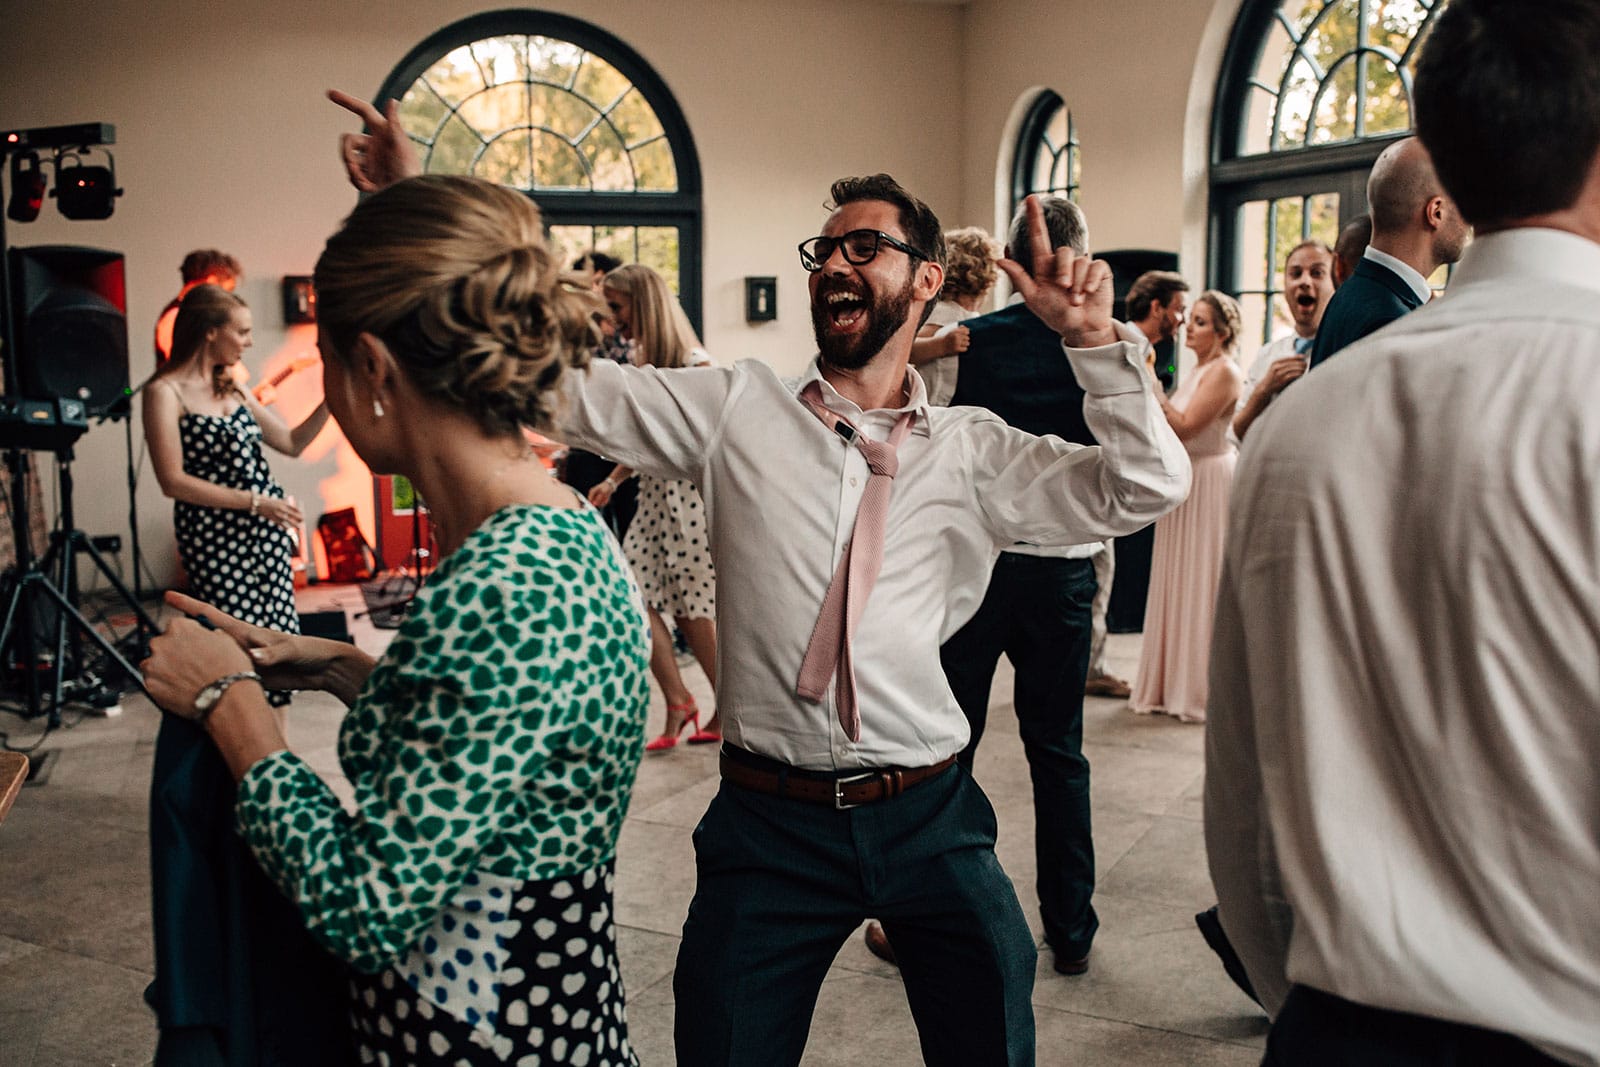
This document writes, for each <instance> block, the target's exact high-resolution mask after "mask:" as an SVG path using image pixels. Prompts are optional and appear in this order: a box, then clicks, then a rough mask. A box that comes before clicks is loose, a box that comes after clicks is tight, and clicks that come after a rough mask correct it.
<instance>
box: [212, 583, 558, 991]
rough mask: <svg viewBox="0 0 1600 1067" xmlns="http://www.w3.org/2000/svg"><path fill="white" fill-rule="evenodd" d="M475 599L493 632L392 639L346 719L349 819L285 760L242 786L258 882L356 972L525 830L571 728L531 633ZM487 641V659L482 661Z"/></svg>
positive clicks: (399, 948) (483, 593)
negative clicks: (489, 850) (527, 813)
mask: <svg viewBox="0 0 1600 1067" xmlns="http://www.w3.org/2000/svg"><path fill="white" fill-rule="evenodd" d="M466 591H467V590H464V589H459V588H458V589H457V590H456V592H466ZM471 592H472V593H473V595H474V596H476V597H477V598H478V600H477V602H476V603H474V604H472V605H471V607H470V610H471V611H473V612H474V613H475V614H477V613H481V615H480V617H487V618H489V619H494V622H493V623H488V624H486V625H483V626H478V627H470V628H468V627H458V628H456V629H455V631H454V633H451V632H450V629H449V628H448V627H438V628H435V629H434V632H433V633H432V634H430V635H429V636H428V637H427V638H426V639H424V640H412V641H405V642H404V643H403V644H402V642H401V638H400V637H397V638H396V644H397V645H400V646H401V647H399V648H392V649H391V652H392V653H397V655H392V656H391V657H389V658H388V659H386V661H385V664H384V665H381V666H380V668H379V671H377V672H374V678H373V679H372V683H371V684H369V686H368V688H367V691H366V693H365V694H363V697H362V699H361V701H359V702H358V703H357V705H356V707H354V708H352V709H351V711H350V715H352V716H360V718H359V719H358V720H357V721H356V723H354V724H353V725H354V726H355V727H356V729H355V730H352V729H350V728H348V727H347V730H346V738H345V746H346V766H347V769H350V768H351V767H352V766H354V767H358V768H359V771H358V772H353V773H352V781H351V784H352V785H353V786H354V789H355V797H356V811H355V813H354V814H353V815H352V814H349V813H347V812H345V811H344V810H343V809H342V808H341V807H340V805H339V803H338V801H337V799H336V798H335V797H334V795H333V793H332V792H331V791H330V790H329V789H328V788H327V786H326V785H325V784H324V783H323V782H322V781H321V779H319V778H318V777H317V775H316V774H315V773H314V772H313V771H312V770H311V769H310V768H309V767H308V766H307V765H306V764H305V763H303V762H302V761H301V760H299V759H298V758H296V757H295V756H293V755H291V754H289V753H287V752H280V753H277V754H275V755H273V756H270V757H268V758H267V759H264V760H261V761H260V762H258V763H257V764H256V765H255V766H253V767H252V768H250V770H249V772H248V773H247V774H246V775H245V776H244V778H243V779H242V780H241V782H240V785H239V794H238V805H237V818H238V823H239V827H240V830H241V832H242V833H243V835H244V837H245V840H246V841H247V842H248V843H249V845H250V847H251V849H252V850H253V851H254V852H255V855H256V857H257V859H258V860H259V861H260V863H261V865H262V868H263V869H264V870H265V871H266V872H267V874H268V875H269V876H270V877H271V878H272V879H273V880H274V881H275V882H276V883H277V885H278V886H279V887H280V888H281V889H283V891H284V892H285V893H286V894H287V895H288V896H289V897H290V898H291V899H292V900H294V901H296V903H297V904H298V906H299V908H300V911H301V913H302V915H303V916H304V918H305V921H306V924H307V926H308V927H309V928H310V930H311V933H312V934H313V936H315V937H316V938H317V939H318V941H320V942H321V943H322V944H324V945H325V946H327V947H328V948H329V949H331V950H332V951H333V952H334V953H336V954H337V955H339V956H340V957H342V958H344V959H346V960H348V961H350V963H352V964H353V965H354V966H355V967H356V968H357V969H359V970H362V971H368V972H375V971H378V970H381V969H383V968H384V967H385V966H387V965H389V964H390V963H392V962H393V961H394V960H396V959H397V958H399V957H400V956H401V955H402V954H403V953H404V952H405V951H406V950H407V949H408V948H409V947H410V946H411V945H412V944H414V943H415V942H416V940H417V939H418V938H419V937H420V935H421V934H422V932H423V931H424V930H425V929H426V928H427V927H428V926H429V924H430V923H431V922H432V921H433V919H434V918H435V916H436V915H437V914H438V913H439V911H440V910H441V909H442V908H443V907H444V906H445V905H446V904H447V903H448V902H449V901H450V900H451V899H452V898H453V897H454V895H455V894H456V892H457V890H458V889H459V887H460V885H461V883H462V881H463V880H464V879H465V878H466V877H467V874H468V873H469V872H470V871H471V870H473V869H474V868H475V867H478V866H480V865H481V857H482V855H483V853H484V850H485V849H486V847H489V846H491V845H493V844H495V843H496V842H497V841H498V840H499V839H500V837H501V836H502V835H503V834H504V833H505V832H506V831H507V828H508V824H509V823H510V822H511V821H513V820H514V819H517V818H520V816H519V814H518V808H519V802H518V798H519V797H520V796H521V795H522V794H523V793H524V791H525V790H526V789H527V787H528V784H529V783H530V782H531V781H533V779H534V778H535V777H536V776H537V775H538V773H539V770H540V767H541V765H542V763H543V762H544V761H545V760H546V759H547V756H548V753H549V752H550V751H551V750H552V748H553V747H555V746H556V745H558V744H559V743H560V742H559V741H556V740H553V735H555V734H559V733H560V732H561V731H563V730H565V729H567V725H566V724H565V722H564V719H565V718H566V716H565V715H564V714H563V711H562V709H563V706H564V703H565V702H563V701H562V700H558V699H552V698H551V697H552V692H553V690H559V689H560V688H561V687H560V684H559V681H558V680H557V679H555V678H553V677H552V673H553V664H552V661H551V658H550V656H549V655H548V652H547V651H546V650H545V649H544V648H542V647H539V642H538V641H537V639H536V638H533V637H528V636H524V635H529V634H530V633H536V632H537V627H533V628H531V629H530V628H529V626H528V622H527V620H525V619H518V618H508V617H506V616H505V615H504V614H503V613H502V609H501V607H500V601H502V600H503V599H505V598H506V594H505V593H503V592H502V590H501V589H500V587H498V586H497V585H495V584H492V583H491V584H488V585H475V586H474V587H473V588H472V589H471ZM435 599H438V598H435ZM450 599H452V600H455V599H456V598H455V597H452V598H450ZM437 621H438V620H437V615H435V622H437ZM441 630H442V631H444V632H441ZM472 631H476V632H475V633H473V632H472ZM485 637H492V639H493V640H492V647H493V654H485V653H488V652H489V648H488V647H480V646H481V645H482V643H483V639H484V638H485ZM390 668H392V669H390ZM379 672H383V673H382V675H381V676H380V674H379ZM352 754H353V755H354V756H355V757H356V758H355V759H353V760H352V759H351V758H350V757H351V755H352Z"/></svg>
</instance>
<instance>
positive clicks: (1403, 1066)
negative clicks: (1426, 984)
mask: <svg viewBox="0 0 1600 1067" xmlns="http://www.w3.org/2000/svg"><path fill="white" fill-rule="evenodd" d="M1261 1063H1262V1067H1560V1061H1559V1060H1556V1059H1554V1058H1552V1057H1550V1056H1547V1055H1545V1054H1544V1053H1542V1052H1540V1051H1539V1050H1538V1049H1536V1048H1534V1047H1533V1046H1532V1045H1530V1044H1528V1043H1527V1042H1525V1041H1522V1040H1519V1039H1518V1038H1515V1037H1512V1036H1511V1035H1509V1034H1502V1033H1497V1032H1496V1031H1493V1030H1484V1029H1481V1028H1479V1027H1476V1026H1466V1025H1464V1024H1462V1023H1453V1022H1447V1021H1445V1020H1444V1019H1430V1018H1428V1017H1426V1016H1423V1015H1409V1014H1407V1013H1405V1012H1399V1011H1385V1010H1383V1009H1382V1008H1369V1007H1367V1006H1366V1005H1364V1004H1355V1003H1352V1002H1350V1001H1348V1000H1344V999H1342V998H1340V997H1336V996H1334V995H1333V994H1331V993H1324V992H1322V991H1321V990H1319V989H1312V988H1311V987H1309V986H1301V985H1297V986H1295V987H1294V988H1293V989H1291V990H1289V998H1288V999H1287V1000H1285V1001H1284V1003H1283V1009H1282V1010H1281V1011H1279V1012H1278V1018H1277V1020H1276V1021H1274V1022H1273V1024H1272V1033H1271V1034H1270V1035H1268V1037H1267V1056H1266V1059H1264V1060H1262V1061H1261Z"/></svg>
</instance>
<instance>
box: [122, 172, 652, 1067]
mask: <svg viewBox="0 0 1600 1067" xmlns="http://www.w3.org/2000/svg"><path fill="white" fill-rule="evenodd" d="M316 287H317V298H318V299H317V303H318V320H319V321H318V329H319V336H318V341H319V344H320V346H321V348H322V354H323V383H324V388H325V390H326V393H327V397H328V405H329V407H330V408H331V409H332V411H333V415H334V417H335V418H336V419H337V420H338V422H339V425H340V427H341V428H342V429H343V430H344V433H345V436H346V437H347V438H348V439H349V441H350V443H351V445H352V446H354V448H355V450H356V451H357V453H359V454H360V456H361V457H362V459H363V460H365V461H366V462H367V464H368V465H369V466H370V467H371V468H372V469H373V470H374V471H376V472H381V473H394V474H403V475H405V476H406V477H407V478H409V479H411V481H412V482H413V483H414V484H415V485H416V487H417V490H418V491H419V492H420V493H421V494H422V496H423V497H425V498H426V499H427V501H428V504H429V508H430V510H431V512H432V514H433V518H434V522H435V524H436V526H437V528H438V536H439V547H440V552H441V554H442V556H443V559H442V561H441V562H440V564H439V566H438V567H437V569H436V570H435V571H434V573H433V578H432V580H431V581H430V583H429V584H428V586H427V587H426V588H425V589H424V590H423V591H422V592H421V593H420V594H419V597H418V601H417V604H416V606H415V608H414V610H413V611H412V612H411V613H410V614H409V615H408V616H407V618H406V621H405V623H404V625H403V626H402V627H401V629H400V630H399V632H398V633H397V634H396V635H395V638H394V641H393V643H392V644H390V645H389V648H388V651H387V652H386V653H385V655H384V657H383V659H382V660H380V661H378V662H376V663H374V662H373V661H372V660H371V659H369V658H368V657H367V656H365V655H364V654H362V653H361V652H359V651H357V650H356V649H354V648H353V647H351V646H349V645H346V644H342V643H339V642H333V641H325V640H320V639H316V638H307V637H288V636H284V635H281V634H276V633H272V632H269V631H266V630H263V629H261V628H259V627H255V626H250V625H247V624H245V623H243V622H241V621H240V620H238V619H234V618H231V617H229V616H227V615H225V614H223V613H221V612H218V611H215V610H214V609H211V608H209V607H206V606H204V605H202V604H200V603H198V602H196V601H193V600H191V599H188V598H184V597H177V596H173V597H171V598H170V599H171V602H172V603H173V604H174V605H175V606H177V607H178V608H180V609H181V610H183V611H185V612H189V613H191V614H198V615H200V616H203V617H204V618H205V619H207V620H208V621H209V622H210V623H211V624H213V625H215V626H216V627H218V628H220V630H221V632H219V633H212V632H207V630H206V629H203V628H202V627H201V626H199V625H197V624H196V623H194V622H190V621H188V620H185V619H178V620H177V621H175V622H174V623H173V624H172V625H171V626H170V627H169V629H168V630H167V633H166V634H165V635H164V636H162V637H160V638H157V639H156V641H155V642H154V643H153V646H152V654H151V658H150V660H149V661H147V663H146V665H145V670H146V676H145V677H146V684H147V685H148V687H149V689H150V692H151V694H152V696H153V697H154V698H155V699H156V700H157V702H158V703H159V704H160V705H161V706H162V707H164V708H166V709H167V710H168V711H170V712H172V713H174V714H177V715H180V716H183V717H186V718H190V719H193V720H194V721H197V722H199V723H201V724H203V726H204V728H205V730H206V731H207V732H208V733H209V734H210V736H211V738H212V739H213V740H214V741H215V742H216V744H217V747H218V748H219V749H220V750H221V752H222V754H223V756H224V758H225V759H226V760H227V763H228V766H229V768H230V769H231V770H232V771H233V773H234V775H235V777H236V778H237V779H238V782H239V785H238V799H237V823H238V828H239V831H240V833H241V834H242V836H243V838H244V839H245V841H246V842H247V843H248V844H249V845H250V847H251V848H252V849H253V851H254V853H255V856H256V858H257V859H258V860H259V862H260V864H261V866H262V867H263V868H264V869H265V870H266V872H267V873H268V875H269V876H270V877H271V878H272V879H273V880H274V881H275V882H276V883H277V884H278V886H279V887H280V888H281V889H282V890H283V892H284V893H285V894H286V895H287V896H289V897H290V898H291V899H292V900H293V901H294V902H295V904H296V905H297V907H298V908H299V910H300V913H301V915H302V917H303V919H304V921H305V923H306V925H307V927H308V928H309V929H310V930H311V932H312V934H313V935H314V936H315V937H316V938H317V939H318V940H319V941H320V942H321V943H322V944H323V945H325V946H326V947H327V948H328V949H329V950H331V951H332V952H333V953H335V954H336V955H338V956H339V957H341V958H342V959H344V960H346V961H348V962H349V963H350V964H351V967H352V979H351V993H352V997H351V1001H350V1008H351V1017H352V1020H353V1022H354V1025H355V1030H354V1039H355V1042H356V1043H357V1044H358V1045H359V1046H360V1053H361V1062H364V1063H365V1062H374V1061H376V1062H394V1063H427V1064H458V1063H469V1064H489V1063H493V1064H501V1063H517V1062H524V1061H526V1060H528V1059H538V1058H540V1057H543V1058H544V1060H545V1062H563V1061H564V1062H587V1063H589V1064H635V1063H636V1062H637V1060H636V1057H635V1056H634V1054H633V1051H632V1049H631V1046H630V1044H629V1041H628V1031H627V1022H626V1019H625V1016H624V1010H623V990H622V982H621V978H620V974H619V972H618V968H617V955H616V936H615V928H614V926H613V922H612V878H613V864H614V859H615V854H616V844H617V836H618V834H619V832H620V830H621V827H622V818H623V814H624V812H625V811H626V810H627V807H628V798H629V795H630V792H631V790H632V787H633V778H634V773H635V770H636V768H637V766H638V762H639V758H640V749H641V742H642V740H643V732H644V722H645V714H646V710H647V707H648V698H649V682H648V677H647V675H646V673H645V672H646V667H647V664H648V660H649V647H648V644H649V643H648V639H647V637H646V635H645V616H644V609H643V606H642V605H641V604H640V602H639V597H638V593H637V590H636V589H635V587H634V585H633V582H632V580H631V578H630V577H629V573H628V568H627V565H626V563H625V561H624V560H623V559H622V556H621V553H620V552H619V551H618V549H617V547H616V542H615V539H614V538H613V537H611V536H610V534H609V533H608V531H607V530H606V528H605V526H604V524H603V523H602V522H601V520H600V517H599V514H598V513H597V512H596V511H595V510H594V509H593V508H590V507H588V506H587V505H586V504H585V503H584V502H583V500H582V499H581V498H579V497H578V496H577V494H575V493H574V492H573V491H572V490H570V489H568V488H566V487H565V486H562V485H561V484H560V483H558V482H556V481H554V480H553V479H552V478H551V477H550V476H549V475H548V474H547V473H546V472H545V470H544V468H543V467H542V466H541V465H540V464H539V462H538V461H537V459H536V458H535V456H534V454H533V453H532V452H531V451H530V450H529V448H528V446H527V444H526V442H525V440H524V438H523V436H522V431H523V428H524V427H531V428H542V427H545V426H547V425H548V423H549V422H550V419H551V416H552V415H553V413H554V411H555V408H556V406H557V400H558V396H559V390H560V388H561V383H562V378H563V375H565V374H567V373H569V368H571V367H573V366H578V365H582V364H583V363H584V362H585V361H586V360H587V358H588V353H589V351H590V347H591V345H592V338H591V336H590V330H589V323H590V315H591V313H592V310H593V307H594V303H593V297H592V295H588V294H587V293H583V292H579V291H578V290H576V289H575V288H570V287H568V286H566V285H565V284H563V282H562V281H561V279H560V277H559V274H558V264H557V263H556V262H555V260H554V258H553V256H552V253H551V251H550V249H549V248H548V246H547V245H546V243H545V238H544V236H543V233H542V232H541V227H540V219H539V212H538V209H537V208H536V207H534V205H533V204H532V202H531V201H529V200H528V198H527V197H525V196H523V195H521V194H520V193H515V192H512V191H510V190H507V189H503V188H501V187H499V186H496V185H492V184H490V183H488V182H483V181H479V180H477V179H472V178H460V177H442V176H429V177H418V178H411V179H408V180H405V181H400V182H397V183H396V184H394V185H392V186H390V187H389V188H388V189H385V190H384V191H383V192H380V193H377V194H376V195H373V196H371V197H369V198H368V199H367V200H365V201H363V202H362V203H361V204H360V205H359V206H358V207H357V208H356V209H355V211H354V212H352V213H351V215H350V217H349V218H348V219H346V220H345V223H344V225H343V226H342V227H341V229H340V230H339V232H338V233H336V234H334V236H333V237H332V238H330V239H329V241H328V244H327V248H326V249H325V250H324V251H323V254H322V257H321V259H320V260H318V262H317V267H316ZM263 684H265V685H270V686H284V687H292V688H317V689H324V690H326V691H328V692H331V693H333V694H334V695H335V696H337V697H339V698H340V699H341V700H343V701H344V702H346V703H347V704H349V705H350V710H349V713H348V714H347V716H346V717H345V721H344V726H343V729H342V732H341V737H340V749H339V751H340V761H341V763H342V765H343V769H344V772H345V774H346V775H347V776H348V778H349V780H350V784H351V787H352V789H353V791H354V813H353V814H346V813H345V811H344V810H343V809H341V807H340V804H339V801H338V800H337V799H336V798H335V796H334V795H333V793H331V792H330V791H329V790H328V788H327V787H326V786H325V785H323V783H322V781H321V780H320V779H319V778H318V777H317V775H316V774H315V773H314V772H313V771H312V770H311V769H310V768H309V767H308V766H306V765H305V764H304V763H302V762H301V761H300V760H299V759H297V758H296V757H295V756H293V755H291V754H290V753H289V752H287V751H286V750H285V748H284V743H283V737H282V735H281V734H280V733H279V732H278V728H277V725H276V724H275V723H274V722H273V721H272V719H271V717H270V716H266V715H263V714H261V711H262V696H261V686H262V685H263Z"/></svg>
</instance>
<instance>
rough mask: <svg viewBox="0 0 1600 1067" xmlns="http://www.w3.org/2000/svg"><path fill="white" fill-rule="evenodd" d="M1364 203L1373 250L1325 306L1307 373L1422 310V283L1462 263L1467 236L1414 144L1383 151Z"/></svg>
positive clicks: (1409, 141)
mask: <svg viewBox="0 0 1600 1067" xmlns="http://www.w3.org/2000/svg"><path fill="white" fill-rule="evenodd" d="M1367 203H1368V205H1369V206H1370V207H1371V209H1372V243H1370V244H1369V245H1367V250H1366V252H1365V253H1363V254H1362V257H1361V261H1360V262H1359V263H1357V264H1356V269H1355V270H1354V271H1353V272H1351V275H1350V277H1349V279H1348V280H1347V281H1346V282H1345V283H1344V284H1343V285H1341V286H1339V288H1338V291H1337V292H1335V293H1334V296H1333V299H1332V300H1330V301H1329V302H1328V310H1327V312H1326V313H1325V314H1324V315H1323V317H1322V326H1321V327H1320V328H1319V329H1318V330H1317V340H1316V343H1315V344H1314V345H1313V346H1312V349H1311V366H1312V367H1318V366H1321V365H1322V364H1323V363H1324V362H1325V361H1326V360H1327V359H1328V358H1329V357H1330V356H1332V355H1334V354H1335V353H1337V352H1338V351H1339V350H1340V349H1343V348H1344V347H1346V346H1347V345H1350V344H1352V343H1354V342H1356V341H1359V340H1361V338H1363V337H1365V336H1367V335H1368V334H1369V333H1372V332H1374V331H1376V330H1378V329H1381V328H1382V327H1384V326H1387V325H1388V324H1389V323H1391V322H1393V321H1394V320H1395V319H1398V318H1399V317H1400V316H1402V315H1404V314H1406V313H1407V312H1411V311H1415V310H1416V309H1417V308H1419V307H1421V306H1422V305H1423V304H1426V303H1427V302H1428V299H1429V298H1430V297H1431V296H1432V295H1433V292H1432V290H1430V289H1429V288H1428V276H1429V275H1431V274H1432V273H1433V272H1434V271H1436V270H1438V269H1439V268H1440V267H1442V266H1443V265H1444V264H1446V263H1454V262H1455V261H1456V260H1458V259H1460V258H1461V251H1462V249H1464V248H1466V247H1467V239H1468V238H1469V237H1470V236H1471V235H1472V227H1470V226H1468V225H1467V223H1466V220H1465V219H1463V218H1462V217H1461V212H1460V211H1458V210H1456V203H1455V201H1454V200H1451V199H1450V194H1449V193H1447V192H1445V190H1444V186H1442V185H1440V184H1439V175H1438V174H1436V173H1435V172H1434V169H1433V161H1432V160H1430V159H1429V158H1428V150H1427V149H1426V148H1424V147H1423V146H1422V142H1421V141H1419V140H1417V138H1415V137H1407V138H1406V139H1405V140H1403V141H1397V142H1395V143H1394V144H1392V145H1390V146H1389V147H1388V148H1385V149H1384V150H1383V154H1382V155H1380V156H1379V157H1378V161H1377V162H1376V163H1374V164H1373V165H1372V173H1371V174H1370V175H1369V176H1368V177H1367Z"/></svg>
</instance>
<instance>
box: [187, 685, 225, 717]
mask: <svg viewBox="0 0 1600 1067" xmlns="http://www.w3.org/2000/svg"><path fill="white" fill-rule="evenodd" d="M221 696H222V693H221V691H220V690H218V689H217V686H216V683H215V682H213V683H212V684H211V685H208V686H206V687H205V688H204V689H202V690H200V695H199V696H197V697H195V698H194V710H195V711H200V712H206V711H210V710H211V705H213V704H215V703H216V702H217V699H218V698H219V697H221Z"/></svg>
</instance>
